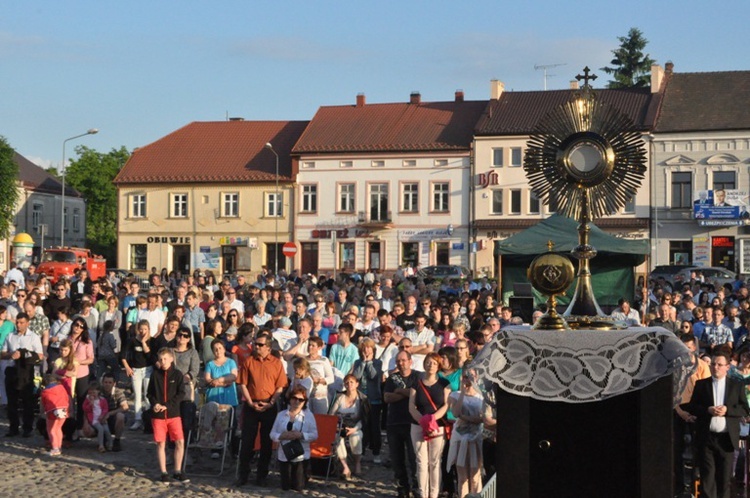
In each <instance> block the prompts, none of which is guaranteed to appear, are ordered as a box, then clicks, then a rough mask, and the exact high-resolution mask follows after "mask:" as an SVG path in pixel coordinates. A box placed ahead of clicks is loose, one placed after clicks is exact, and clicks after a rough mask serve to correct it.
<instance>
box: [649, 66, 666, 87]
mask: <svg viewBox="0 0 750 498" xmlns="http://www.w3.org/2000/svg"><path fill="white" fill-rule="evenodd" d="M662 81H664V69H663V68H662V67H661V66H660V65H659V64H651V93H659V89H660V88H661V82H662Z"/></svg>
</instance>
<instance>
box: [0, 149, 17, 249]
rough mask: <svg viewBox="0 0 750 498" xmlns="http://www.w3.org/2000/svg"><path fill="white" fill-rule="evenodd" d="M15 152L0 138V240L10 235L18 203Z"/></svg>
mask: <svg viewBox="0 0 750 498" xmlns="http://www.w3.org/2000/svg"><path fill="white" fill-rule="evenodd" d="M14 154H15V151H14V150H13V148H12V147H11V146H10V144H9V143H8V141H7V140H6V139H5V137H3V136H0V178H2V179H3V180H2V181H0V238H3V239H5V238H7V237H8V236H9V235H10V227H11V224H12V222H13V218H14V217H15V215H16V202H18V195H19V194H18V164H16V161H15V158H14V157H13V156H14Z"/></svg>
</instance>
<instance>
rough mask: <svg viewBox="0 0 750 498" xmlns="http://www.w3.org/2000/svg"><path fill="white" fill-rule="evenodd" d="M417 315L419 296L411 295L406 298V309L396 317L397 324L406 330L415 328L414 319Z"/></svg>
mask: <svg viewBox="0 0 750 498" xmlns="http://www.w3.org/2000/svg"><path fill="white" fill-rule="evenodd" d="M416 317H417V298H416V297H414V296H409V297H407V298H406V311H404V312H403V313H401V314H400V315H398V317H396V325H398V326H399V327H401V328H402V329H403V330H404V331H407V330H411V329H413V328H414V320H415V318H416Z"/></svg>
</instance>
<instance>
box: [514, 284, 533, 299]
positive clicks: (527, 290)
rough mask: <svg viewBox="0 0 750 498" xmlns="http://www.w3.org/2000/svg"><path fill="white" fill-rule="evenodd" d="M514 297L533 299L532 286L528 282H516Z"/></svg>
mask: <svg viewBox="0 0 750 498" xmlns="http://www.w3.org/2000/svg"><path fill="white" fill-rule="evenodd" d="M513 295H514V296H516V297H531V284H530V283H528V282H514V283H513Z"/></svg>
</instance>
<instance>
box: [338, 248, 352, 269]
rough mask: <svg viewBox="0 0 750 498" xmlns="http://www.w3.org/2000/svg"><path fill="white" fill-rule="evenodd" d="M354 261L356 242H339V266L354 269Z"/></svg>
mask: <svg viewBox="0 0 750 498" xmlns="http://www.w3.org/2000/svg"><path fill="white" fill-rule="evenodd" d="M354 261H355V260H354V242H341V243H340V244H339V268H341V269H344V270H352V269H354Z"/></svg>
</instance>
